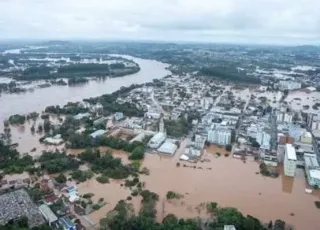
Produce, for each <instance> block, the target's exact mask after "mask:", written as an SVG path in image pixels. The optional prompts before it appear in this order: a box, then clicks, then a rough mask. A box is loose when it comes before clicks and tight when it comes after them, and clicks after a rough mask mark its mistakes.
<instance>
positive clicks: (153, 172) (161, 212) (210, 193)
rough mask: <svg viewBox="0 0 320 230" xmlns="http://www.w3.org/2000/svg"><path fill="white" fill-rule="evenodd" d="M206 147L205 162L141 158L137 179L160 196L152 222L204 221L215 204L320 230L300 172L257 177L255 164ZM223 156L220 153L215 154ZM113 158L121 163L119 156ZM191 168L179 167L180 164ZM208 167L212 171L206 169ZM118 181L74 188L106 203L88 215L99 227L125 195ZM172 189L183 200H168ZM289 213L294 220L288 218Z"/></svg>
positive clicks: (299, 228) (136, 200)
mask: <svg viewBox="0 0 320 230" xmlns="http://www.w3.org/2000/svg"><path fill="white" fill-rule="evenodd" d="M211 150H213V149H208V151H207V153H205V156H203V157H204V158H206V159H209V160H210V162H199V163H197V164H192V163H187V162H185V163H184V162H182V163H181V166H180V167H177V166H176V162H177V160H176V158H171V157H160V156H159V155H154V154H146V157H145V159H144V161H143V164H142V167H147V168H148V169H149V170H150V175H148V176H146V175H142V176H141V177H140V180H141V181H143V182H145V188H146V189H149V190H150V191H153V192H155V193H157V194H159V196H160V199H159V202H158V203H157V219H158V221H161V220H162V218H163V217H164V216H166V215H167V214H169V213H173V214H175V215H177V216H179V217H186V218H188V217H197V216H200V217H207V213H206V209H205V203H207V202H210V201H212V202H217V203H218V204H219V205H220V206H221V207H236V208H238V209H239V210H240V211H241V212H242V213H243V214H244V215H247V214H249V215H252V216H255V217H257V218H259V219H260V220H261V221H263V222H268V221H270V220H273V221H274V220H276V219H282V220H284V221H285V222H286V223H288V224H291V225H293V226H295V229H297V230H317V229H320V219H319V218H320V210H318V209H317V208H316V207H315V204H314V201H316V200H319V195H320V194H319V193H313V194H306V193H305V188H306V184H305V177H304V172H303V170H301V169H299V170H298V171H297V175H296V177H295V178H294V179H292V178H288V177H285V176H283V175H281V176H280V177H279V178H276V179H273V178H268V177H263V176H261V175H257V174H256V172H258V171H259V165H258V163H257V162H254V161H253V159H251V158H248V159H247V161H246V163H243V162H242V161H241V160H239V159H234V158H232V157H230V156H229V157H224V156H221V157H220V158H216V157H215V156H214V154H213V153H215V152H216V151H215V150H214V152H213V153H210V152H212V151H211ZM220 152H222V151H220ZM116 156H118V157H119V156H121V158H123V159H126V155H121V152H118V153H117V154H116ZM184 164H185V165H188V166H196V168H195V169H194V168H193V167H183V165H184ZM210 168H211V170H210ZM121 183H122V182H120V181H112V182H111V183H110V184H105V185H103V184H99V183H98V182H96V181H95V180H94V179H92V180H90V181H89V182H85V183H82V184H80V185H79V192H80V193H81V194H83V193H86V192H93V193H95V199H94V201H95V200H98V199H99V198H101V197H103V198H104V199H105V201H106V202H108V204H107V205H106V206H104V207H103V208H102V209H100V210H99V211H96V212H94V213H92V214H90V216H89V217H90V219H92V220H93V222H95V223H98V222H99V220H100V219H101V218H102V217H104V216H105V214H106V213H107V212H108V211H110V210H112V209H113V208H114V206H115V205H116V203H117V202H118V201H119V200H121V199H126V197H127V196H130V193H131V191H130V190H129V189H128V188H125V187H121V186H120V184H121ZM169 190H171V191H175V192H178V193H180V194H182V195H183V198H182V199H179V200H174V201H167V200H166V193H167V192H168V191H169ZM132 203H133V206H134V208H135V211H136V212H137V211H138V210H139V209H140V204H141V199H140V198H136V197H134V198H133V200H132ZM292 213H293V216H292Z"/></svg>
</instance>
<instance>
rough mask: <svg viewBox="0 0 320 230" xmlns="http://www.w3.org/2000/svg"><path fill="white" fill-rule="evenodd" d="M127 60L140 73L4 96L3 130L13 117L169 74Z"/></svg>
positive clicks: (155, 63)
mask: <svg viewBox="0 0 320 230" xmlns="http://www.w3.org/2000/svg"><path fill="white" fill-rule="evenodd" d="M125 58H127V59H128V58H130V59H132V61H134V62H136V63H137V64H138V65H139V66H140V68H141V70H140V71H139V72H138V73H135V74H132V75H127V76H124V77H121V78H109V79H105V80H96V81H89V83H88V84H81V85H77V86H74V87H65V86H60V85H54V86H52V87H49V88H42V89H37V90H35V91H33V92H26V93H24V94H3V95H2V96H1V97H0V105H1V111H0V130H3V121H4V120H5V119H7V118H8V117H9V116H10V115H12V114H26V113H30V112H33V111H36V112H41V111H43V110H44V109H45V108H46V107H47V106H49V105H60V106H62V105H65V104H67V103H68V102H77V101H81V100H83V99H85V98H90V97H98V96H101V95H103V94H108V93H112V92H114V91H116V90H118V89H120V88H121V87H126V86H130V85H132V84H142V83H147V82H151V81H152V80H153V79H159V78H162V77H164V76H166V75H168V74H170V71H168V70H167V69H166V67H167V66H168V65H167V64H164V63H161V62H158V61H152V60H146V59H141V58H135V57H131V56H125Z"/></svg>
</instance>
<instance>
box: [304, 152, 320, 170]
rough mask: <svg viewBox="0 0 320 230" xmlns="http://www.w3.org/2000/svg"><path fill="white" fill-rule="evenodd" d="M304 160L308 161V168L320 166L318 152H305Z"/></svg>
mask: <svg viewBox="0 0 320 230" xmlns="http://www.w3.org/2000/svg"><path fill="white" fill-rule="evenodd" d="M304 161H305V163H306V167H307V168H318V167H319V163H318V160H317V156H316V154H308V153H305V154H304Z"/></svg>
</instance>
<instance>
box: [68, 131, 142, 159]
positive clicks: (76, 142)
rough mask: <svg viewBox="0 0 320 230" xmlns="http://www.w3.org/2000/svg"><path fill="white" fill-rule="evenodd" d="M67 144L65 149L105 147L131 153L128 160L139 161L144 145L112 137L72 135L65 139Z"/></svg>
mask: <svg viewBox="0 0 320 230" xmlns="http://www.w3.org/2000/svg"><path fill="white" fill-rule="evenodd" d="M67 141H68V143H67V145H66V147H68V148H71V149H81V148H90V147H99V146H106V147H110V148H113V149H117V150H123V151H125V152H128V153H131V154H130V155H129V159H131V160H141V159H143V158H144V153H145V145H144V143H142V142H139V141H134V142H132V143H130V142H128V141H125V140H122V139H119V138H116V137H113V136H100V137H96V138H92V137H91V136H90V135H88V134H86V133H83V134H73V135H70V136H69V138H68V139H67Z"/></svg>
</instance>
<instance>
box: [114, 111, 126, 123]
mask: <svg viewBox="0 0 320 230" xmlns="http://www.w3.org/2000/svg"><path fill="white" fill-rule="evenodd" d="M123 118H124V116H123V113H121V112H117V113H115V114H114V119H115V120H116V121H119V120H121V119H123Z"/></svg>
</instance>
